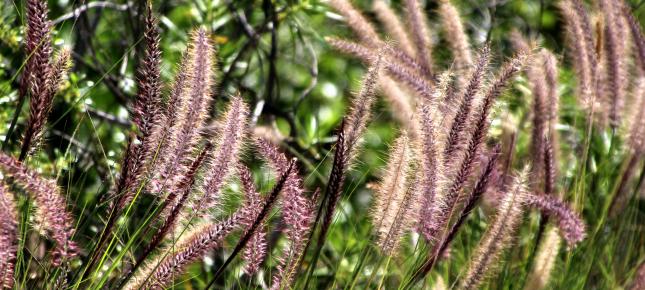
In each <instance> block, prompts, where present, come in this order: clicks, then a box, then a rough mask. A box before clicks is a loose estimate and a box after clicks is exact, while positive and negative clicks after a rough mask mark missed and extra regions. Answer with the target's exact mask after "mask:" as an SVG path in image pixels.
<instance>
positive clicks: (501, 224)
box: [458, 168, 527, 289]
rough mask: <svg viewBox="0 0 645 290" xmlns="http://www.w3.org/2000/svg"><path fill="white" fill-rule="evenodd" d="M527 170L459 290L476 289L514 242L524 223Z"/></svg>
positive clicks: (507, 197) (499, 211) (509, 194)
mask: <svg viewBox="0 0 645 290" xmlns="http://www.w3.org/2000/svg"><path fill="white" fill-rule="evenodd" d="M526 181H527V169H526V168H525V169H524V170H523V171H522V173H520V174H519V175H518V176H517V177H516V178H515V181H514V182H513V185H512V186H511V187H510V188H509V190H508V191H507V192H506V194H505V196H504V198H503V199H502V201H501V202H500V204H499V207H498V208H497V215H496V216H495V219H494V220H493V222H492V223H491V224H490V225H489V226H488V229H487V230H486V233H485V234H484V236H483V237H482V239H481V241H480V242H479V245H478V246H477V249H476V250H475V253H474V254H473V258H472V259H471V262H470V265H469V267H468V272H466V275H465V276H464V278H463V279H462V280H461V283H460V285H459V287H458V289H476V288H478V287H479V285H481V284H482V283H483V282H484V279H485V278H486V276H487V275H490V273H491V272H492V271H493V269H494V268H495V266H496V265H495V264H496V263H497V262H498V260H499V258H500V256H501V254H502V253H503V252H504V250H505V249H507V248H508V247H509V246H510V245H511V242H512V238H513V233H514V232H515V228H516V227H517V226H518V225H519V224H520V223H521V221H522V215H523V213H524V210H523V205H522V203H523V202H524V199H525V196H526Z"/></svg>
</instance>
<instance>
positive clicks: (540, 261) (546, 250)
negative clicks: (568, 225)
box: [524, 227, 561, 290]
mask: <svg viewBox="0 0 645 290" xmlns="http://www.w3.org/2000/svg"><path fill="white" fill-rule="evenodd" d="M560 241H561V239H560V236H559V235H558V228H555V227H551V228H549V229H548V230H547V231H546V234H545V237H544V239H543V240H542V243H541V244H540V247H539V248H538V250H537V254H536V255H535V259H533V269H532V270H531V272H530V273H529V276H528V278H527V280H526V284H525V285H526V286H524V289H525V290H533V289H535V290H540V289H544V288H545V287H546V286H547V285H548V283H549V279H550V278H551V272H552V271H553V268H554V267H555V262H556V259H557V257H558V252H559V251H560Z"/></svg>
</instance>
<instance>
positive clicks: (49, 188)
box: [0, 153, 78, 266]
mask: <svg viewBox="0 0 645 290" xmlns="http://www.w3.org/2000/svg"><path fill="white" fill-rule="evenodd" d="M0 170H1V171H2V173H3V174H5V175H6V176H10V177H12V178H13V182H14V183H16V184H17V185H19V186H20V187H22V188H24V189H25V191H27V192H28V193H29V195H30V196H31V197H32V198H33V200H34V202H35V204H36V219H37V220H38V222H39V223H40V225H42V227H43V229H44V230H45V231H46V232H47V233H48V234H49V235H50V237H51V239H52V240H53V241H54V242H55V243H56V246H55V248H54V250H53V254H52V256H53V261H52V262H53V264H54V265H56V266H58V265H60V264H61V263H62V262H63V261H64V260H69V259H71V258H73V257H75V256H76V255H77V254H78V249H77V246H76V243H74V242H73V241H72V236H73V235H74V226H73V220H72V216H71V215H70V214H69V212H67V210H66V208H67V204H66V202H65V197H64V195H62V194H61V193H60V190H59V188H58V185H56V181H54V180H48V179H44V178H42V177H41V176H40V175H39V174H38V173H36V172H35V171H32V170H30V169H28V168H26V167H25V166H24V165H23V164H22V163H20V162H19V161H18V160H16V159H14V158H13V157H11V156H9V155H6V154H5V153H0Z"/></svg>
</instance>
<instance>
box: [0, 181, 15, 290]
mask: <svg viewBox="0 0 645 290" xmlns="http://www.w3.org/2000/svg"><path fill="white" fill-rule="evenodd" d="M17 253H18V213H17V212H16V203H15V201H14V199H13V194H12V193H11V192H9V191H8V190H7V188H6V187H5V185H4V184H0V289H12V288H13V284H14V276H13V273H14V268H15V265H16V255H17Z"/></svg>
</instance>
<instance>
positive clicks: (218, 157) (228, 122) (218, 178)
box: [194, 96, 249, 214]
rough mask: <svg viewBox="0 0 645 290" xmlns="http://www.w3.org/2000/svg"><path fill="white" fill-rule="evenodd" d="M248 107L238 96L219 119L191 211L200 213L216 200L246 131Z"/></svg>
mask: <svg viewBox="0 0 645 290" xmlns="http://www.w3.org/2000/svg"><path fill="white" fill-rule="evenodd" d="M248 113H249V112H248V107H247V105H246V103H244V101H243V100H242V98H241V97H240V96H236V97H234V98H233V99H232V100H231V104H230V105H229V108H228V110H227V111H226V113H225V114H224V116H223V117H222V119H221V123H222V131H221V135H220V137H219V139H218V141H217V142H218V144H217V147H216V148H215V151H214V152H213V158H212V160H211V164H210V166H209V168H208V169H207V173H206V177H205V178H204V183H203V185H202V186H203V197H200V198H198V200H197V201H196V202H197V203H196V204H195V205H194V206H195V212H196V213H198V214H202V213H203V211H206V210H208V209H210V208H211V207H212V206H214V205H215V203H216V202H217V200H218V199H219V195H220V190H221V188H222V185H223V184H224V181H225V180H226V178H227V177H228V176H229V175H230V174H231V173H232V172H233V171H234V170H233V169H232V168H235V166H236V163H237V161H238V158H239V154H240V152H241V150H242V144H243V143H244V140H245V137H246V135H247V132H248Z"/></svg>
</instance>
